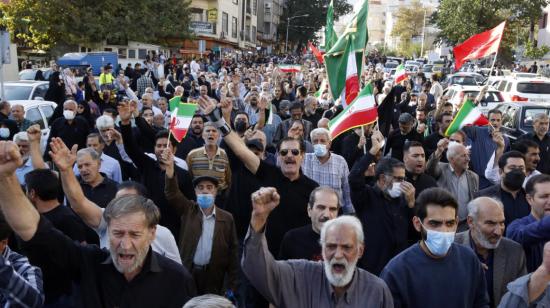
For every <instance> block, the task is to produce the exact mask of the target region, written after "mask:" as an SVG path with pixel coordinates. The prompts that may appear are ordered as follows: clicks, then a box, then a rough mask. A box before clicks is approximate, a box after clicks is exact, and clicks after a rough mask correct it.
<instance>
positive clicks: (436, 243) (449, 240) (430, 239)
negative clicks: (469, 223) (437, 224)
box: [421, 223, 455, 257]
mask: <svg viewBox="0 0 550 308" xmlns="http://www.w3.org/2000/svg"><path fill="white" fill-rule="evenodd" d="M421 225H422V223H421ZM422 227H423V228H424V230H426V233H427V236H426V240H425V241H424V243H425V244H426V246H427V247H428V249H429V250H430V252H431V253H432V254H433V255H435V256H438V257H443V256H445V255H446V254H447V252H448V251H449V248H451V245H452V244H453V242H454V240H455V232H441V231H434V230H428V229H426V227H424V225H422Z"/></svg>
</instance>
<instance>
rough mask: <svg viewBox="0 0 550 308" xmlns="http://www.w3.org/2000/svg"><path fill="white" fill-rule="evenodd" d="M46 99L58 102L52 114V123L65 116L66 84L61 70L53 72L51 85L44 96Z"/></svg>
mask: <svg viewBox="0 0 550 308" xmlns="http://www.w3.org/2000/svg"><path fill="white" fill-rule="evenodd" d="M44 100H47V101H51V102H55V103H57V107H55V110H54V112H53V114H52V117H51V119H50V121H49V122H50V123H53V121H54V120H55V119H57V118H60V117H62V116H63V103H64V102H65V85H64V84H63V78H61V77H60V73H59V72H53V73H52V75H51V77H50V86H49V87H48V91H47V92H46V95H45V96H44Z"/></svg>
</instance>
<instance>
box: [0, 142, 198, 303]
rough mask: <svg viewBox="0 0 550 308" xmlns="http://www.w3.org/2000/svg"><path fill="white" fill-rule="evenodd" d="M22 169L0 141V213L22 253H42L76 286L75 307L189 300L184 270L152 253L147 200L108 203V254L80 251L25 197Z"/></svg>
mask: <svg viewBox="0 0 550 308" xmlns="http://www.w3.org/2000/svg"><path fill="white" fill-rule="evenodd" d="M21 164H22V158H21V155H20V153H19V150H18V147H17V145H16V144H15V143H13V142H11V141H9V142H6V141H0V187H2V189H0V210H1V211H2V212H3V213H4V216H5V218H6V221H7V222H8V223H9V225H10V227H11V228H12V229H13V231H14V232H15V233H16V234H17V236H18V237H19V238H20V239H21V240H22V245H23V248H24V249H29V248H33V249H37V250H41V251H42V252H43V257H44V258H45V259H46V261H47V262H50V263H52V264H56V265H60V266H63V269H64V270H65V271H66V273H67V274H68V275H69V276H70V277H71V279H72V281H73V282H74V283H75V284H77V285H79V286H80V292H79V298H78V303H76V304H75V305H76V306H77V307H115V306H117V307H182V306H183V304H184V303H185V302H186V301H187V300H189V299H190V298H191V297H193V295H194V294H195V288H194V283H193V281H192V278H191V276H190V275H189V273H188V272H187V270H185V269H184V268H183V267H182V266H181V265H180V264H177V263H175V262H174V261H172V260H169V259H167V258H166V257H164V256H161V255H159V254H157V253H156V252H154V251H152V250H151V242H152V241H153V239H154V238H155V234H156V226H157V224H158V221H159V216H160V213H159V210H158V208H157V207H156V206H155V204H154V203H153V202H152V201H151V200H149V199H146V198H144V197H142V196H136V195H127V196H123V197H120V198H117V199H115V200H113V201H112V202H111V203H110V204H109V205H108V206H107V208H106V209H105V212H104V214H103V216H104V218H105V220H106V222H107V226H108V227H107V228H108V232H109V241H110V242H109V247H110V249H109V250H106V249H101V248H99V247H98V246H95V245H86V244H82V245H81V244H80V243H77V242H73V241H72V240H71V239H70V238H68V237H67V236H65V235H63V233H61V232H60V231H59V230H57V229H56V228H54V227H53V226H52V223H51V222H50V221H49V220H48V219H46V218H44V217H42V216H41V215H40V214H39V213H38V211H37V210H36V209H35V208H34V207H33V205H32V204H31V202H30V201H29V199H27V198H26V197H25V194H24V193H23V191H22V190H21V186H20V185H19V182H18V181H17V177H16V176H15V170H16V169H17V168H18V167H19V166H20V165H21ZM144 290H147V292H144Z"/></svg>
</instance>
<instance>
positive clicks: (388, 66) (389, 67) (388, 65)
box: [384, 61, 399, 73]
mask: <svg viewBox="0 0 550 308" xmlns="http://www.w3.org/2000/svg"><path fill="white" fill-rule="evenodd" d="M398 66H399V62H396V61H386V64H385V65H384V72H385V73H389V72H391V70H392V69H395V68H396V67H398Z"/></svg>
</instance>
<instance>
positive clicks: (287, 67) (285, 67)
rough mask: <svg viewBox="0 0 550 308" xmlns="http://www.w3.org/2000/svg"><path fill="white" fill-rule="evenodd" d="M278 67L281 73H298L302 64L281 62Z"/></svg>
mask: <svg viewBox="0 0 550 308" xmlns="http://www.w3.org/2000/svg"><path fill="white" fill-rule="evenodd" d="M279 69H281V71H282V72H283V73H299V72H300V71H301V70H302V66H301V65H299V64H281V65H279Z"/></svg>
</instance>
